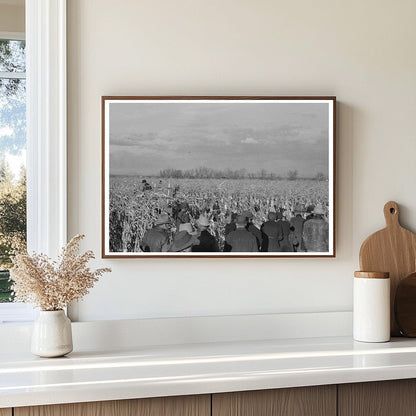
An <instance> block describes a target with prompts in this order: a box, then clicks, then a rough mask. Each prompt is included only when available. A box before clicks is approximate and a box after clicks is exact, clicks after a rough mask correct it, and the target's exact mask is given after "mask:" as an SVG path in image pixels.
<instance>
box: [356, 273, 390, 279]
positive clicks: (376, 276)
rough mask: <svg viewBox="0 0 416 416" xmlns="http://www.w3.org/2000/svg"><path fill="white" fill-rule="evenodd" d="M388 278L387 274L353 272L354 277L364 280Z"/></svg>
mask: <svg viewBox="0 0 416 416" xmlns="http://www.w3.org/2000/svg"><path fill="white" fill-rule="evenodd" d="M389 276H390V273H389V272H362V271H356V272H354V277H364V278H366V279H388V278H389Z"/></svg>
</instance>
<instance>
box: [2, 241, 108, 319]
mask: <svg viewBox="0 0 416 416" xmlns="http://www.w3.org/2000/svg"><path fill="white" fill-rule="evenodd" d="M83 238H84V235H80V234H79V235H76V236H75V237H74V238H72V240H71V241H70V242H69V243H68V244H67V245H66V246H65V247H64V248H63V250H62V253H61V255H60V256H59V257H58V261H53V260H52V259H51V258H49V257H48V256H46V255H44V254H36V253H34V254H32V255H29V254H28V253H27V251H26V250H25V251H21V252H19V253H17V254H16V255H15V257H14V258H13V260H12V261H13V268H12V269H11V270H10V279H11V280H12V281H13V282H14V283H13V286H12V289H13V291H14V293H15V298H14V300H15V302H29V303H34V304H35V305H37V306H38V307H39V308H40V309H42V310H45V311H56V310H59V309H62V308H64V307H66V306H68V305H69V304H70V303H71V302H72V301H74V300H78V299H81V298H82V297H83V296H85V295H86V294H87V293H88V292H89V290H90V289H91V288H92V287H93V286H94V283H95V282H96V281H97V280H98V279H99V278H100V277H101V275H102V274H103V273H105V272H111V269H109V268H102V269H97V270H95V271H92V270H90V269H89V267H88V266H87V263H88V261H89V260H91V259H93V258H94V253H93V252H92V251H87V252H85V253H83V254H78V252H79V245H80V241H81V240H82V239H83Z"/></svg>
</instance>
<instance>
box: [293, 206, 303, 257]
mask: <svg viewBox="0 0 416 416" xmlns="http://www.w3.org/2000/svg"><path fill="white" fill-rule="evenodd" d="M304 212H305V208H304V207H303V206H302V205H301V204H296V205H295V207H294V209H293V214H294V216H293V217H292V218H291V219H290V228H291V230H292V234H291V243H292V247H293V251H296V252H304V251H305V243H304V241H303V237H302V235H303V223H304V222H305V219H304V218H303V217H302V214H303V213H304Z"/></svg>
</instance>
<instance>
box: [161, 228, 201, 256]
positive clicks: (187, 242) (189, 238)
mask: <svg viewBox="0 0 416 416" xmlns="http://www.w3.org/2000/svg"><path fill="white" fill-rule="evenodd" d="M195 243H198V239H197V238H196V236H194V235H191V234H189V233H188V231H185V230H183V231H178V232H177V233H176V234H175V235H174V236H173V241H172V244H171V245H170V247H169V250H168V251H169V252H175V253H180V252H182V253H184V252H189V251H192V246H193V245H194V244H195Z"/></svg>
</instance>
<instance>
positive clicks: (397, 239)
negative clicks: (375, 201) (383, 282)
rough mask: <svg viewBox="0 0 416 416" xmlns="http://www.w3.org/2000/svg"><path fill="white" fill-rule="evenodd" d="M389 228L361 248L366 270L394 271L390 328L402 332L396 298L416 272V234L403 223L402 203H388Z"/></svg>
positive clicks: (391, 278) (392, 275)
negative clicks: (404, 281) (403, 281)
mask: <svg viewBox="0 0 416 416" xmlns="http://www.w3.org/2000/svg"><path fill="white" fill-rule="evenodd" d="M384 217H385V219H386V228H383V229H382V230H380V231H377V232H375V233H374V234H372V235H370V236H369V237H368V238H367V239H366V240H365V241H364V242H363V244H362V246H361V250H360V268H361V270H362V271H380V272H389V273H390V282H391V292H390V304H391V307H390V327H391V335H393V336H398V335H400V330H399V328H398V326H397V324H396V322H395V319H394V298H395V295H396V289H397V286H398V284H399V282H400V280H401V279H403V278H405V277H406V276H408V275H409V274H410V273H412V272H414V271H416V234H414V233H412V232H411V231H409V230H406V229H405V228H403V227H402V226H401V225H400V222H399V206H398V205H397V203H396V202H394V201H390V202H387V204H386V205H384Z"/></svg>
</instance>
